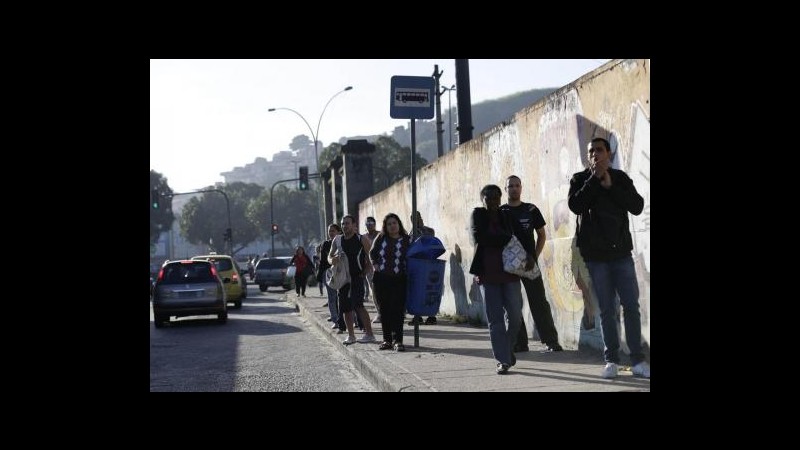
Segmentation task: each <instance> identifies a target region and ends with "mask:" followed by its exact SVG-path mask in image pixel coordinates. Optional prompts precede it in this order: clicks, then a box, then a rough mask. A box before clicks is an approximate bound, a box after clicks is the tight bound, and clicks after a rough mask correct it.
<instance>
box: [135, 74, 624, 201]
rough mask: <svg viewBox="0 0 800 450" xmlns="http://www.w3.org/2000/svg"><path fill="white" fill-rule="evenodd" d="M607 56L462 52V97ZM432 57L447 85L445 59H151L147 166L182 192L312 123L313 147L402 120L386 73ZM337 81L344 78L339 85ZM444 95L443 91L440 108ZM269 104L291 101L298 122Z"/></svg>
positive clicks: (552, 81)
mask: <svg viewBox="0 0 800 450" xmlns="http://www.w3.org/2000/svg"><path fill="white" fill-rule="evenodd" d="M608 61H609V60H608V59H538V60H537V59H470V60H469V81H470V97H471V100H472V103H473V104H476V103H479V102H481V101H484V100H492V99H497V98H500V97H504V96H507V95H511V94H514V93H517V92H520V91H527V90H530V89H538V88H547V87H561V86H564V85H566V84H569V83H571V82H572V81H574V80H576V79H578V78H579V77H581V76H582V75H584V74H586V73H587V72H590V71H592V70H594V69H596V68H598V67H600V66H602V65H603V64H605V63H606V62H608ZM437 64H438V66H439V70H440V71H443V72H444V73H443V74H442V76H441V78H440V84H441V86H448V87H449V86H452V85H454V84H455V82H456V74H455V60H454V59H369V60H365V59H360V60H359V59H327V60H325V59H292V60H275V59H270V60H265V59H260V60H170V59H157V60H154V59H151V60H150V169H152V170H155V171H157V172H159V173H161V174H162V175H164V176H165V177H166V178H167V181H168V183H169V186H170V187H171V188H172V190H173V191H175V192H186V191H192V190H197V189H200V188H203V187H205V186H209V185H212V184H214V183H216V182H222V181H224V179H223V178H222V176H221V175H220V173H221V172H227V171H230V170H232V169H233V168H235V167H239V166H244V165H245V164H249V163H252V162H253V161H254V160H255V158H257V157H259V156H261V157H264V158H267V160H271V159H272V155H273V154H275V153H277V152H280V151H283V150H289V144H290V143H291V142H292V139H293V138H294V137H295V136H297V135H301V134H304V135H306V136H308V137H309V138H310V139H313V138H312V133H311V131H313V132H314V133H316V132H317V127H318V126H319V136H317V138H318V139H319V140H320V142H321V143H322V146H321V147H320V151H322V148H323V147H325V146H328V145H330V144H331V143H332V142H337V141H338V140H339V139H340V138H342V137H345V136H347V137H350V136H360V135H377V134H384V133H391V131H392V130H394V128H395V127H398V126H406V127H407V126H408V122H409V121H408V120H407V119H392V118H391V117H390V116H389V100H390V95H391V94H390V83H391V78H392V77H393V76H395V75H401V76H415V77H418V76H431V75H432V74H433V71H434V65H437ZM347 86H352V87H353V88H352V89H351V90H349V91H346V92H342V93H340V94H339V92H340V91H342V90H343V89H344V88H346V87H347ZM456 89H458V87H456ZM334 96H335V98H334ZM329 100H331V101H330V103H328V101H329ZM447 102H448V100H447V93H445V94H443V95H442V114H445V112H446V111H447V107H448V103H447ZM326 104H328V107H327V109H325V111H324V115H322V113H323V109H324V108H325V105H326ZM452 104H453V107H454V108H455V104H456V92H453V94H452ZM270 108H289V109H293V110H295V111H296V112H297V113H298V114H300V115H301V116H303V118H305V120H306V121H307V122H308V125H306V123H305V122H303V120H302V119H301V118H300V117H299V116H298V115H296V114H294V113H293V112H291V111H287V110H281V109H278V110H276V111H272V112H269V109H270ZM321 115H322V116H321ZM320 117H321V118H320ZM309 127H310V128H311V131H310V130H309Z"/></svg>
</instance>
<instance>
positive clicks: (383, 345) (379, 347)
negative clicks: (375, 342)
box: [378, 341, 392, 350]
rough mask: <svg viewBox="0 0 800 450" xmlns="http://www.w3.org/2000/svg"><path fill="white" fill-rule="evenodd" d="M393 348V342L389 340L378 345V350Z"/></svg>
mask: <svg viewBox="0 0 800 450" xmlns="http://www.w3.org/2000/svg"><path fill="white" fill-rule="evenodd" d="M390 348H392V343H391V342H389V341H383V342H381V345H379V346H378V350H389V349H390Z"/></svg>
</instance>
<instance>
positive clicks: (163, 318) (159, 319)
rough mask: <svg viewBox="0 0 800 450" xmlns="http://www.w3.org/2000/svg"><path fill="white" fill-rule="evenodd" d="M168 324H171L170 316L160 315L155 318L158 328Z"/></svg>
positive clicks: (154, 322) (154, 321)
mask: <svg viewBox="0 0 800 450" xmlns="http://www.w3.org/2000/svg"><path fill="white" fill-rule="evenodd" d="M166 322H169V316H162V315H160V314H159V315H156V316H155V317H154V318H153V324H155V326H156V328H161V327H163V326H164V323H166Z"/></svg>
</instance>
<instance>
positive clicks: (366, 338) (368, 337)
mask: <svg viewBox="0 0 800 450" xmlns="http://www.w3.org/2000/svg"><path fill="white" fill-rule="evenodd" d="M375 340H376V339H375V335H372V334H365V335H363V336H361V337H360V338H358V339H357V342H361V343H362V344H367V343H370V342H375Z"/></svg>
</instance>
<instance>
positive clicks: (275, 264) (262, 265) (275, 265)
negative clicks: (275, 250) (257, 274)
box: [256, 259, 289, 270]
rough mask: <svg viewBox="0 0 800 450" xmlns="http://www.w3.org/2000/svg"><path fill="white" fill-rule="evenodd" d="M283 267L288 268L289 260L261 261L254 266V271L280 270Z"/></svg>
mask: <svg viewBox="0 0 800 450" xmlns="http://www.w3.org/2000/svg"><path fill="white" fill-rule="evenodd" d="M284 267H289V260H288V259H262V260H261V261H259V262H258V264H257V265H256V270H258V269H282V268H284Z"/></svg>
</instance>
